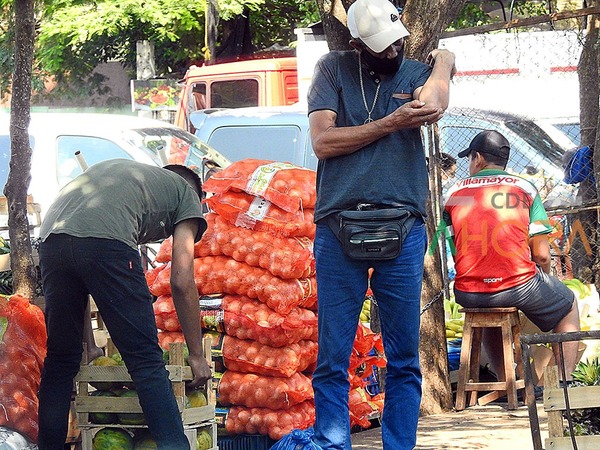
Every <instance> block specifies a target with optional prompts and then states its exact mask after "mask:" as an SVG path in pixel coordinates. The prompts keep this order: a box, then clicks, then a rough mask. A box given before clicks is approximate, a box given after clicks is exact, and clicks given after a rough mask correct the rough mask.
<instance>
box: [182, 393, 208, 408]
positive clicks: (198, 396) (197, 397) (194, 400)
mask: <svg viewBox="0 0 600 450" xmlns="http://www.w3.org/2000/svg"><path fill="white" fill-rule="evenodd" d="M185 397H186V400H189V405H190V406H189V407H190V408H198V407H201V406H206V405H208V400H206V395H204V392H202V391H188V392H186V394H185ZM186 403H187V402H186Z"/></svg>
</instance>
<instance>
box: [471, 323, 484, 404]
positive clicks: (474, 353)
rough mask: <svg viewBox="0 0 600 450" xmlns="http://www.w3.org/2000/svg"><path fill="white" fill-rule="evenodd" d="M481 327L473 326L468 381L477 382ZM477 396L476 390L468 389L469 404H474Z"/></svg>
mask: <svg viewBox="0 0 600 450" xmlns="http://www.w3.org/2000/svg"><path fill="white" fill-rule="evenodd" d="M482 332H483V329H482V328H480V327H473V341H472V342H471V362H470V363H469V367H470V372H469V382H473V383H478V382H479V373H480V371H481V367H480V363H481V336H482ZM478 396H479V392H478V391H469V402H468V405H469V406H475V405H476V404H477V397H478Z"/></svg>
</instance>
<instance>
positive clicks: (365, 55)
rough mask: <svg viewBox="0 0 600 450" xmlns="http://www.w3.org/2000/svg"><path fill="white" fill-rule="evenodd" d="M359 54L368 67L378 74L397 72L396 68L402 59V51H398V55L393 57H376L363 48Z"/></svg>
mask: <svg viewBox="0 0 600 450" xmlns="http://www.w3.org/2000/svg"><path fill="white" fill-rule="evenodd" d="M361 56H362V59H363V61H364V62H365V63H366V64H367V66H368V67H369V69H371V70H372V71H373V72H375V73H377V74H379V75H394V74H395V73H396V72H398V69H399V68H400V65H401V64H402V60H403V59H404V54H403V52H402V51H400V52H398V55H397V56H396V57H395V58H393V59H389V58H377V57H376V56H373V55H372V54H371V53H369V52H368V51H367V50H363V51H362V53H361Z"/></svg>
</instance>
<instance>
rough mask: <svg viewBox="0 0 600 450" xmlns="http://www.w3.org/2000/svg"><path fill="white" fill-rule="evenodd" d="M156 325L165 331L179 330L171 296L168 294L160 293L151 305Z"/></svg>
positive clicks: (179, 326)
mask: <svg viewBox="0 0 600 450" xmlns="http://www.w3.org/2000/svg"><path fill="white" fill-rule="evenodd" d="M152 308H153V309H154V319H155V320H156V327H157V328H158V329H159V330H165V331H181V324H180V323H179V319H178V318H177V311H175V304H174V303H173V297H171V296H170V295H168V294H165V295H161V296H160V297H158V298H157V299H156V301H155V302H154V304H153V305H152Z"/></svg>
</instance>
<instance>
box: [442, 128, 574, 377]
mask: <svg viewBox="0 0 600 450" xmlns="http://www.w3.org/2000/svg"><path fill="white" fill-rule="evenodd" d="M458 156H459V157H460V158H464V157H468V158H469V174H470V175H471V176H470V177H469V178H466V179H464V180H461V181H459V182H458V183H456V184H455V185H454V186H453V187H452V188H451V189H450V191H449V192H448V197H447V200H446V206H445V210H444V221H445V223H446V225H447V226H449V227H450V231H451V234H453V235H454V238H453V239H454V245H455V248H456V254H455V256H454V260H455V267H456V278H455V284H454V296H455V298H456V302H457V303H459V304H460V305H461V306H463V307H466V308H485V307H490V308H494V307H506V306H514V307H517V308H519V309H520V310H521V311H522V312H523V313H524V314H525V316H527V318H528V319H529V320H531V321H532V322H533V323H534V324H535V325H537V326H538V327H539V328H540V329H541V330H542V331H550V330H554V332H556V333H563V332H568V331H579V310H578V308H577V302H576V301H575V296H574V294H573V292H571V290H570V289H569V288H567V287H566V286H565V285H564V284H563V283H562V282H561V281H560V280H558V279H557V278H556V277H553V276H550V275H548V274H549V273H550V261H551V257H550V245H549V243H548V233H550V232H551V231H552V227H551V226H550V223H549V221H548V215H547V214H546V211H545V209H544V206H543V205H542V201H541V199H540V196H539V194H538V191H537V189H536V188H535V186H534V185H533V184H532V183H531V182H529V181H528V180H526V179H524V178H521V177H519V176H516V175H512V174H510V173H508V172H506V171H505V168H506V164H507V162H508V159H509V156H510V143H509V142H508V140H507V139H506V138H505V137H504V136H503V135H502V134H501V133H499V132H497V131H493V130H486V131H482V132H481V133H479V134H477V135H476V136H475V137H474V138H473V140H472V141H471V143H470V145H469V147H468V148H467V149H465V150H463V151H462V152H460V153H459V154H458ZM499 331H500V329H499V328H495V329H491V330H487V329H486V330H484V332H485V334H484V336H483V342H484V346H485V348H486V351H487V353H488V355H489V357H490V361H491V364H492V366H493V367H492V370H494V371H495V372H496V373H500V372H499V371H498V369H499V368H501V367H502V364H503V363H502V361H503V360H502V339H501V337H500V333H499ZM578 346H579V343H578V342H577V341H574V342H565V343H564V357H565V358H564V365H565V368H566V374H567V380H569V379H571V373H572V372H573V370H574V369H575V366H576V364H577V349H578ZM554 354H555V357H556V361H560V356H559V352H558V349H557V348H555V349H554Z"/></svg>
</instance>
